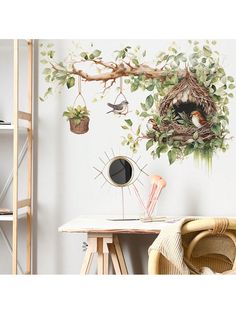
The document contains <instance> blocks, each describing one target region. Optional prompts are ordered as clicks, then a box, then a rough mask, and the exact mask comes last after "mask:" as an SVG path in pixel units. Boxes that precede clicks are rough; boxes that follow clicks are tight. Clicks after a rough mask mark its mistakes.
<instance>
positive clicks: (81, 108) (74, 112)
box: [63, 77, 90, 134]
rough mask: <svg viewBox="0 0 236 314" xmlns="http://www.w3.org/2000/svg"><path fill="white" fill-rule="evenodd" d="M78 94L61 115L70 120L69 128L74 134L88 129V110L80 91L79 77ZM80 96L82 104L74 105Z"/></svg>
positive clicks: (85, 131) (79, 82)
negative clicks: (71, 104)
mask: <svg viewBox="0 0 236 314" xmlns="http://www.w3.org/2000/svg"><path fill="white" fill-rule="evenodd" d="M78 90H79V92H78V95H77V96H76V98H75V100H74V104H73V106H68V107H67V110H66V111H64V113H63V116H64V117H67V119H68V120H69V122H70V130H71V132H72V133H75V134H84V133H87V132H88V130H89V121H90V119H89V111H88V109H87V107H86V103H85V99H84V96H83V95H82V92H81V77H79V78H78ZM79 98H81V100H82V102H83V104H84V105H76V102H77V101H78V99H79Z"/></svg>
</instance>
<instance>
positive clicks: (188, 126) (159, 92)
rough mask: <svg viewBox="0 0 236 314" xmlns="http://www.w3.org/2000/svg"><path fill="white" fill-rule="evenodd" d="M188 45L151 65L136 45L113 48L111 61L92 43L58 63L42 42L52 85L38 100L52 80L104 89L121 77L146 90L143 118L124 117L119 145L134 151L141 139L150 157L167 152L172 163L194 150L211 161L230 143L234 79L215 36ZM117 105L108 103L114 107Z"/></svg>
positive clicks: (139, 111)
mask: <svg viewBox="0 0 236 314" xmlns="http://www.w3.org/2000/svg"><path fill="white" fill-rule="evenodd" d="M189 44H190V47H191V48H192V53H190V54H189V55H186V54H185V53H184V52H182V51H178V50H177V48H176V46H175V45H172V46H171V47H169V49H168V51H167V52H161V53H160V54H159V55H158V57H157V58H156V60H155V65H154V66H150V65H148V64H146V63H145V58H146V53H147V52H146V50H144V51H143V50H142V49H141V48H140V47H134V48H132V47H131V46H126V47H125V48H123V49H121V50H118V51H116V52H115V53H116V57H115V60H114V61H111V62H107V61H104V60H103V58H102V52H101V50H98V49H95V50H94V48H93V47H92V51H83V50H81V51H80V53H79V55H74V54H70V55H69V56H68V58H67V59H66V60H65V61H60V62H58V61H56V58H55V51H54V50H52V47H51V45H50V46H49V45H48V46H46V47H45V46H43V45H42V47H41V48H42V51H41V55H42V57H43V58H42V60H41V63H43V64H45V69H44V71H43V74H44V75H45V79H46V81H47V82H48V83H49V84H50V86H49V88H48V90H47V91H46V93H45V95H44V97H43V98H41V99H42V100H44V99H45V97H47V96H48V95H49V94H50V93H52V90H53V88H52V84H54V83H56V82H57V83H58V84H59V85H60V86H67V88H68V89H70V88H72V87H74V84H75V78H76V76H78V77H80V78H82V79H83V80H84V81H87V82H92V81H100V82H102V83H103V84H104V88H103V93H105V92H106V91H107V90H109V88H110V87H111V86H112V85H113V84H114V82H116V80H117V79H118V78H119V79H120V78H123V77H124V78H126V79H125V80H124V82H125V83H126V84H127V85H130V89H131V91H132V92H135V91H137V90H138V89H141V90H143V91H145V92H147V91H148V92H149V95H148V96H147V97H145V100H144V101H143V102H141V104H140V108H137V109H136V111H135V112H136V116H137V117H138V120H139V122H140V121H141V123H139V124H138V125H136V123H134V122H136V120H137V118H136V119H135V121H134V120H133V119H132V118H131V117H129V119H125V120H124V124H123V125H122V128H123V129H124V130H125V132H127V133H126V135H125V136H124V138H123V141H122V144H123V145H127V146H129V147H130V149H131V150H132V151H133V152H137V150H138V147H139V144H140V142H143V141H144V142H145V143H146V149H147V151H148V152H149V153H150V154H151V155H152V156H153V158H160V156H161V155H162V154H167V155H168V158H169V163H170V164H173V163H174V162H175V161H176V160H177V159H183V158H185V157H186V156H188V155H190V154H194V156H195V157H197V158H202V159H204V160H206V161H207V163H208V165H209V166H210V164H211V160H212V156H213V154H214V153H215V152H217V151H220V150H221V151H226V150H227V148H228V143H227V141H228V139H229V138H228V134H229V130H228V123H229V120H228V116H229V110H228V103H229V100H230V98H232V97H233V93H232V90H233V89H234V88H235V85H234V78H233V77H232V76H228V75H227V74H226V72H225V70H224V68H223V66H222V65H221V61H220V57H219V53H218V52H217V51H216V50H215V44H216V42H215V41H211V42H210V41H208V40H207V41H206V43H205V44H203V45H200V43H199V42H198V41H193V42H192V41H189ZM85 62H90V63H92V64H93V65H94V66H95V67H96V68H97V70H98V73H96V74H90V73H87V72H85V71H84V70H82V69H81V68H80V65H81V64H83V63H85ZM108 83H109V84H108ZM113 105H114V104H113ZM118 105H119V104H118ZM127 105H128V104H127ZM124 107H126V105H125V106H124ZM115 109H116V108H113V107H112V111H115ZM127 110H128V109H127ZM122 112H123V111H122ZM124 113H125V114H127V112H126V111H124Z"/></svg>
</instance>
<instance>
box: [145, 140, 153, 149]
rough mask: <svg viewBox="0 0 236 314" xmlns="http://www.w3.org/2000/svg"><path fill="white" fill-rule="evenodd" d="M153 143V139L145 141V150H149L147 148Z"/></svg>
mask: <svg viewBox="0 0 236 314" xmlns="http://www.w3.org/2000/svg"><path fill="white" fill-rule="evenodd" d="M153 143H154V141H153V140H149V141H147V143H146V150H149V148H150V147H152V145H153Z"/></svg>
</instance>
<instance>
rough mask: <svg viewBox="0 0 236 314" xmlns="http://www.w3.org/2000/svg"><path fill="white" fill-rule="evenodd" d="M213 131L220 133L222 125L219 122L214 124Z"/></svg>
mask: <svg viewBox="0 0 236 314" xmlns="http://www.w3.org/2000/svg"><path fill="white" fill-rule="evenodd" d="M211 130H212V132H214V133H215V134H217V135H219V134H220V131H221V127H220V125H219V124H213V125H212V127H211Z"/></svg>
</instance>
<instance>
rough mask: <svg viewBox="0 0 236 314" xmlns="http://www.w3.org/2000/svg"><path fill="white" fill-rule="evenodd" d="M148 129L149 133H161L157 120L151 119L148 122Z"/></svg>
mask: <svg viewBox="0 0 236 314" xmlns="http://www.w3.org/2000/svg"><path fill="white" fill-rule="evenodd" d="M147 129H148V130H149V131H152V130H155V131H159V129H158V126H157V123H156V121H155V119H152V118H151V119H149V120H148V122H147Z"/></svg>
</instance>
